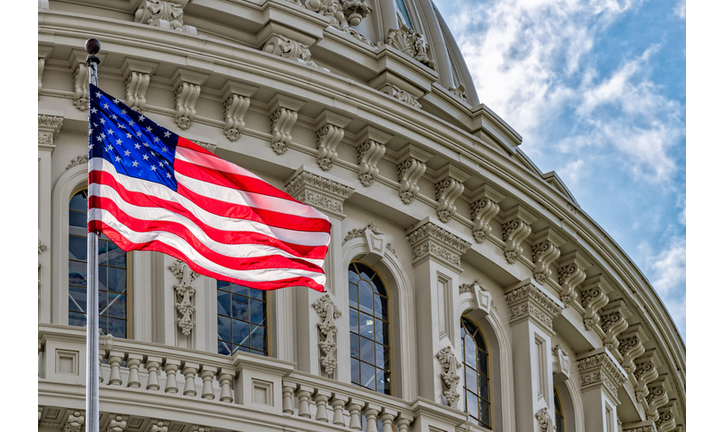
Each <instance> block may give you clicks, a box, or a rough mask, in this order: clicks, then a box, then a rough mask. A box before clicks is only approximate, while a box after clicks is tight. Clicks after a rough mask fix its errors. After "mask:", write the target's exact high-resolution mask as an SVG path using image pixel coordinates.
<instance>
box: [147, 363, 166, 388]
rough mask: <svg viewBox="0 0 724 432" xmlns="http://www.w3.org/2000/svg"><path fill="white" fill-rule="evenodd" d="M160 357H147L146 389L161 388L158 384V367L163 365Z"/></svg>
mask: <svg viewBox="0 0 724 432" xmlns="http://www.w3.org/2000/svg"><path fill="white" fill-rule="evenodd" d="M161 361H163V359H162V358H160V357H148V358H147V359H146V370H148V383H147V384H146V390H158V389H160V388H161V386H160V385H158V369H159V367H160V366H161Z"/></svg>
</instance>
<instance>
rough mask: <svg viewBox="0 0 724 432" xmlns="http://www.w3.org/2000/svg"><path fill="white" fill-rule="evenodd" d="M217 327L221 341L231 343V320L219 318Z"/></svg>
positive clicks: (217, 318)
mask: <svg viewBox="0 0 724 432" xmlns="http://www.w3.org/2000/svg"><path fill="white" fill-rule="evenodd" d="M216 325H217V328H218V332H219V339H220V340H223V341H226V342H231V319H230V318H227V317H224V316H217V317H216Z"/></svg>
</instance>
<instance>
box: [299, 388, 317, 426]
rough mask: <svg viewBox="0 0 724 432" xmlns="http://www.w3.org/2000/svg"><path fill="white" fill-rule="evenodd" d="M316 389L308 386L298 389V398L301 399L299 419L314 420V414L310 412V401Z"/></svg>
mask: <svg viewBox="0 0 724 432" xmlns="http://www.w3.org/2000/svg"><path fill="white" fill-rule="evenodd" d="M313 390H314V389H313V388H311V387H307V386H302V385H300V386H299V388H298V389H297V397H298V398H299V417H304V418H312V414H311V413H310V412H309V400H310V399H311V396H312V391H313Z"/></svg>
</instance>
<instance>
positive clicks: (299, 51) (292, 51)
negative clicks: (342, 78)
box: [262, 34, 327, 70]
mask: <svg viewBox="0 0 724 432" xmlns="http://www.w3.org/2000/svg"><path fill="white" fill-rule="evenodd" d="M262 51H264V52H266V53H269V54H273V55H276V56H279V57H282V58H285V59H290V60H296V61H297V62H299V63H301V64H305V65H307V66H309V67H313V68H315V69H319V70H327V69H326V68H323V67H320V66H319V65H317V64H316V63H314V62H313V61H312V53H311V51H309V47H308V46H307V45H305V44H303V43H301V42H297V41H295V40H292V39H289V38H288V37H286V36H282V35H279V34H274V35H272V36H271V37H270V38H269V40H267V42H266V44H264V47H263V48H262Z"/></svg>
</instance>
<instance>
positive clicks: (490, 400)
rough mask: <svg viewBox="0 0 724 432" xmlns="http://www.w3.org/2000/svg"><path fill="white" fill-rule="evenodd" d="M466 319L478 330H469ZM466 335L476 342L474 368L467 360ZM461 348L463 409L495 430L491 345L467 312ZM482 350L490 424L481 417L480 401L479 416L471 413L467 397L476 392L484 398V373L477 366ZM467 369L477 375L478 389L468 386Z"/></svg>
mask: <svg viewBox="0 0 724 432" xmlns="http://www.w3.org/2000/svg"><path fill="white" fill-rule="evenodd" d="M464 321H467V322H469V323H470V324H471V325H472V326H473V327H475V329H476V332H475V333H472V334H471V333H470V332H469V331H468V329H467V327H466V326H465V323H464ZM466 335H470V336H471V338H472V339H473V342H474V343H475V353H476V358H475V360H476V365H475V368H474V369H473V368H472V367H471V366H470V365H468V364H467V362H466V357H465V348H466V346H465V336H466ZM476 335H480V337H481V338H482V341H483V344H484V345H485V350H481V348H480V346H478V344H477V342H476V341H475V336H476ZM460 349H461V359H462V362H461V363H462V368H463V370H462V377H461V379H462V384H463V395H462V399H463V411H464V412H465V413H467V414H468V417H469V418H472V419H473V420H474V421H475V422H476V423H477V424H478V425H479V426H482V427H485V428H488V429H490V430H493V425H494V414H495V410H494V405H495V404H494V403H493V402H494V401H493V398H494V391H493V376H492V367H491V364H490V361H491V357H492V356H491V346H490V344H489V342H488V339H487V337H486V335H485V332H484V331H483V329H482V328H481V327H480V326H479V325H478V324H477V323H476V322H475V320H474V319H472V318H470V317H469V316H467V315H465V314H463V315H461V316H460ZM481 351H483V352H484V353H485V356H486V361H485V364H486V366H487V371H486V375H483V376H484V378H486V379H487V381H488V385H487V387H488V394H487V400H486V402H487V403H488V414H489V420H490V421H489V424H485V423H483V420H482V418H480V403H478V417H473V416H472V415H471V414H470V412H469V411H468V399H467V393H468V392H470V393H473V394H475V396H476V397H477V398H478V400H480V399H482V396H481V394H480V377H481V375H482V374H481V371H479V370H478V368H477V364H479V362H480V361H479V359H478V357H477V356H478V355H479V353H480V352H481ZM467 369H473V371H474V373H475V377H476V379H475V382H476V383H477V389H476V391H474V392H473V391H472V390H471V389H469V388H468V386H467V379H466V378H467Z"/></svg>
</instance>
